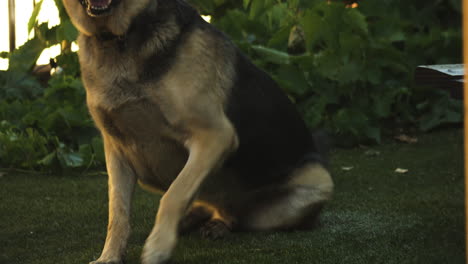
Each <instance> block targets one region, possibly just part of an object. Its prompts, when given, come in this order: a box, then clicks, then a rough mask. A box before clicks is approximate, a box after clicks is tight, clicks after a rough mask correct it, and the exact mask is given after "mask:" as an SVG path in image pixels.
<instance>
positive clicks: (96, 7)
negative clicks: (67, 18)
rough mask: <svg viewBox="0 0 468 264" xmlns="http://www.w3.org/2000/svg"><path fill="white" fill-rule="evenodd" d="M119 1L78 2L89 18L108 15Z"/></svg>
mask: <svg viewBox="0 0 468 264" xmlns="http://www.w3.org/2000/svg"><path fill="white" fill-rule="evenodd" d="M118 1H119V0H80V3H81V5H82V6H83V7H84V8H85V9H86V12H87V13H88V15H89V16H92V17H100V16H106V15H108V14H109V13H110V11H111V10H112V8H113V7H114V6H115V5H116V4H117V2H118Z"/></svg>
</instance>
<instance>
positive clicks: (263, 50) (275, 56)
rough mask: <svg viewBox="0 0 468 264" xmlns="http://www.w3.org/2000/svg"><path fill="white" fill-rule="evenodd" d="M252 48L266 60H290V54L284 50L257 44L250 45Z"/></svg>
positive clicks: (280, 61)
mask: <svg viewBox="0 0 468 264" xmlns="http://www.w3.org/2000/svg"><path fill="white" fill-rule="evenodd" d="M252 49H253V50H255V51H256V52H257V53H258V54H259V55H260V56H261V57H262V58H263V59H264V60H266V61H269V62H272V63H276V64H289V62H290V56H289V54H288V53H286V52H282V51H279V50H275V49H270V48H267V47H264V46H259V45H254V46H252Z"/></svg>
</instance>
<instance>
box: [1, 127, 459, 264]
mask: <svg viewBox="0 0 468 264" xmlns="http://www.w3.org/2000/svg"><path fill="white" fill-rule="evenodd" d="M462 134H463V132H462V130H461V129H458V128H451V129H445V130H440V131H436V132H432V133H431V134H427V135H421V136H419V141H418V143H415V144H405V143H399V142H396V141H393V140H388V141H387V142H385V143H384V144H382V145H380V146H374V147H372V148H362V147H359V148H354V149H339V150H335V151H333V153H332V154H333V155H332V172H333V176H334V180H335V184H336V193H335V195H334V198H333V201H332V202H331V203H330V204H329V205H328V207H326V208H325V211H324V213H323V215H322V217H321V225H320V226H319V227H318V228H317V229H315V230H313V231H310V232H268V233H239V234H233V235H231V236H229V237H227V238H225V239H224V240H220V241H208V240H204V239H202V238H201V237H200V235H199V234H197V233H194V234H191V235H188V236H185V237H183V238H182V239H181V241H180V243H179V245H178V247H177V249H176V251H175V253H174V257H173V263H192V264H195V263H200V264H201V263H227V264H229V263H249V264H250V263H321V264H326V263H333V264H337V263H347V264H350V263H398V264H400V263H424V264H426V263H437V264H441V263H450V264H452V263H464V262H465V261H464V259H465V253H464V251H465V245H464V244H465V239H464V178H463V144H462V143H463V138H462ZM344 167H345V168H347V169H348V170H344V169H343V168H344ZM350 167H352V168H350ZM397 168H402V169H407V170H408V172H407V173H396V172H395V169H397ZM158 198H159V197H158V196H156V195H154V194H151V193H148V192H146V191H143V190H141V189H140V188H138V189H137V191H136V195H135V201H134V208H133V219H132V222H133V233H132V236H131V238H130V242H129V248H128V252H127V264H132V263H139V255H140V253H141V249H142V246H143V243H144V241H145V238H146V236H147V235H148V233H149V231H150V229H151V227H152V225H153V221H154V216H155V213H156V208H157V205H158ZM106 222H107V185H106V177H105V176H102V175H99V176H97V175H82V176H76V175H75V176H72V175H68V176H54V175H50V176H48V175H39V174H32V173H29V174H20V173H7V174H4V175H2V176H1V177H0V263H2V264H3V263H5V264H16V263H18V264H44V263H54V264H55V263H66V264H73V263H81V264H86V263H88V262H89V261H91V260H93V259H95V258H97V257H98V256H99V254H100V250H101V247H102V244H103V242H104V238H105V232H106Z"/></svg>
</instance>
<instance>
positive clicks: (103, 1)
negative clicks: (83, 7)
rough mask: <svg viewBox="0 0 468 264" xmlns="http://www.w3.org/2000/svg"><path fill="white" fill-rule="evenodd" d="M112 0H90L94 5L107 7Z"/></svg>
mask: <svg viewBox="0 0 468 264" xmlns="http://www.w3.org/2000/svg"><path fill="white" fill-rule="evenodd" d="M111 2H112V0H89V3H90V5H91V6H93V7H107V6H108V5H110V3H111Z"/></svg>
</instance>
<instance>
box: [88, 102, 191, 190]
mask: <svg viewBox="0 0 468 264" xmlns="http://www.w3.org/2000/svg"><path fill="white" fill-rule="evenodd" d="M90 110H91V112H92V114H93V117H94V119H95V121H96V123H97V125H98V127H99V129H100V130H101V132H102V133H103V135H104V136H105V137H106V138H107V139H108V140H110V141H112V143H113V144H114V145H115V146H117V147H118V149H119V150H120V151H121V152H122V153H123V155H124V157H125V158H126V160H127V161H128V162H129V163H130V164H131V166H132V167H133V169H134V170H135V172H136V173H137V176H138V178H139V179H140V181H142V182H143V183H145V184H148V185H151V186H153V187H156V188H158V189H161V190H166V189H167V188H168V187H169V185H170V184H171V183H172V181H173V180H174V179H175V178H176V176H177V175H178V173H179V172H180V170H181V169H182V168H183V166H184V164H185V162H186V159H187V156H188V154H187V151H186V149H185V148H184V146H183V145H182V144H180V143H179V142H180V138H181V137H183V135H181V134H180V132H178V131H176V130H175V129H174V128H172V126H171V125H170V124H169V123H168V122H167V120H166V118H165V117H164V114H163V113H162V111H161V109H160V107H159V105H158V104H156V103H154V102H152V101H150V100H149V99H148V98H141V99H139V100H134V101H129V102H127V103H125V104H123V105H121V106H119V107H117V108H114V109H106V108H103V107H100V106H99V104H98V106H94V107H93V106H90Z"/></svg>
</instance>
